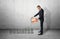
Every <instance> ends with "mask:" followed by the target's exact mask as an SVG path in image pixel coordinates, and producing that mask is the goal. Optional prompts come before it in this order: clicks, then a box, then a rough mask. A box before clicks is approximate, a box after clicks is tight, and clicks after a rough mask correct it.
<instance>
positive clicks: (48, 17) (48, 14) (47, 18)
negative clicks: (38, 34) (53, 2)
mask: <svg viewBox="0 0 60 39" xmlns="http://www.w3.org/2000/svg"><path fill="white" fill-rule="evenodd" d="M44 11H45V12H44V13H46V14H45V15H44V19H45V21H44V24H45V27H46V29H44V33H45V32H47V31H48V30H49V29H50V25H51V12H50V10H49V9H47V8H46V7H45V8H44Z"/></svg>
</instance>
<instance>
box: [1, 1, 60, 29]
mask: <svg viewBox="0 0 60 39" xmlns="http://www.w3.org/2000/svg"><path fill="white" fill-rule="evenodd" d="M38 4H39V5H41V6H42V8H43V9H44V11H45V21H44V28H45V29H46V28H51V29H60V26H59V25H60V20H59V18H60V11H59V10H60V5H59V0H0V28H25V27H27V28H28V27H30V28H31V27H32V28H39V22H38V23H35V24H32V23H31V17H32V16H34V15H35V14H36V13H37V12H38V11H37V9H36V6H37V5H38Z"/></svg>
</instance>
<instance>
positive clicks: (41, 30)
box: [38, 20, 43, 35]
mask: <svg viewBox="0 0 60 39" xmlns="http://www.w3.org/2000/svg"><path fill="white" fill-rule="evenodd" d="M40 28H41V29H40V34H38V35H42V34H43V20H40Z"/></svg>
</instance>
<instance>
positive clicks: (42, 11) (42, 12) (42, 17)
mask: <svg viewBox="0 0 60 39" xmlns="http://www.w3.org/2000/svg"><path fill="white" fill-rule="evenodd" d="M37 9H38V10H39V12H38V13H37V14H36V15H34V17H36V16H37V15H39V20H40V24H41V25H40V27H41V30H40V34H38V35H43V22H44V10H43V9H42V8H41V6H40V5H38V6H37Z"/></svg>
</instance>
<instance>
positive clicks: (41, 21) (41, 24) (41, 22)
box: [40, 19, 44, 34]
mask: <svg viewBox="0 0 60 39" xmlns="http://www.w3.org/2000/svg"><path fill="white" fill-rule="evenodd" d="M43 22H44V20H43V19H40V27H41V29H40V32H41V33H40V34H43Z"/></svg>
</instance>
